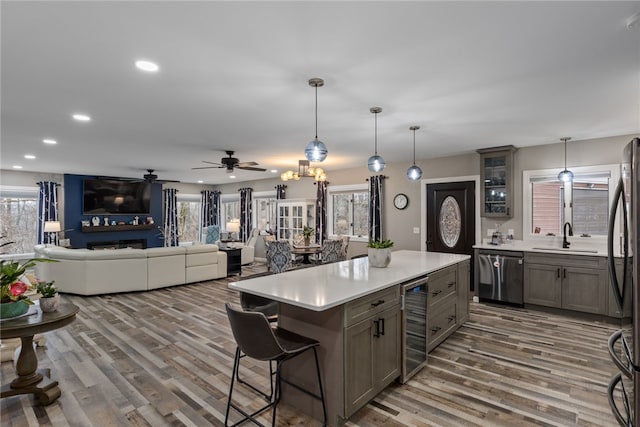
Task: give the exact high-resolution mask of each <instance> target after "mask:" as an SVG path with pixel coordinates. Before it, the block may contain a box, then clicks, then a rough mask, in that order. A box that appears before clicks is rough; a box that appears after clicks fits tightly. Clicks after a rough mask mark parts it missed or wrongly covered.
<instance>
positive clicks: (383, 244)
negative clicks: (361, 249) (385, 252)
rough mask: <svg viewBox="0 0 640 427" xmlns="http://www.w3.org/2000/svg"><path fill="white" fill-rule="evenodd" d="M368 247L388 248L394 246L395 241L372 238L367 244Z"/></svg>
mask: <svg viewBox="0 0 640 427" xmlns="http://www.w3.org/2000/svg"><path fill="white" fill-rule="evenodd" d="M367 247H368V248H373V249H387V248H391V247H393V242H392V241H391V240H389V239H387V240H370V241H369V243H368V244H367Z"/></svg>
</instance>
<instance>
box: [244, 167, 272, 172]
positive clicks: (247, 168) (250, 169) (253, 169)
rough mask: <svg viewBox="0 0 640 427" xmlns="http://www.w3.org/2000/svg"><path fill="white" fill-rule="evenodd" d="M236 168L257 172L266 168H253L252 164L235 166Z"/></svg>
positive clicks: (264, 170)
mask: <svg viewBox="0 0 640 427" xmlns="http://www.w3.org/2000/svg"><path fill="white" fill-rule="evenodd" d="M236 167H237V168H238V169H242V170H245V171H258V172H266V171H267V170H266V169H264V168H254V167H253V166H236Z"/></svg>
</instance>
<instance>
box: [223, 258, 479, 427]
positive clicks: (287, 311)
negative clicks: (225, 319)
mask: <svg viewBox="0 0 640 427" xmlns="http://www.w3.org/2000/svg"><path fill="white" fill-rule="evenodd" d="M469 259H470V257H469V256H468V255H456V254H445V253H434V252H419V251H404V250H403V251H396V252H393V254H392V259H391V263H390V264H389V266H388V267H386V268H373V267H369V263H368V259H367V258H357V259H353V260H349V261H342V262H337V263H331V264H324V265H320V266H317V267H313V268H307V269H301V270H294V271H289V272H286V273H281V274H277V275H271V276H263V277H258V278H255V279H248V280H244V281H239V282H234V283H230V284H229V287H230V288H231V289H235V290H238V291H241V292H247V293H251V294H254V295H260V296H263V297H267V298H271V299H273V300H276V301H278V302H280V314H279V318H278V324H279V326H281V327H283V328H285V329H288V330H291V331H294V332H297V333H299V334H302V335H306V336H309V337H312V338H314V339H317V340H318V341H320V349H319V352H318V356H319V359H320V365H321V370H322V375H323V383H324V388H325V395H326V400H327V413H328V420H327V421H328V424H329V425H341V424H342V423H343V422H344V421H345V420H346V419H348V418H349V417H350V416H351V415H352V414H353V413H354V412H356V411H357V410H358V409H359V408H361V407H362V406H364V405H365V404H366V403H367V402H369V401H370V400H371V399H373V398H374V397H375V396H376V395H377V394H378V393H379V392H380V391H381V390H382V389H383V388H384V387H386V386H387V385H388V384H390V383H391V382H392V381H393V380H395V379H396V378H398V377H399V376H400V374H401V372H402V354H403V341H404V340H403V339H402V336H403V318H404V317H403V315H402V314H403V312H402V311H401V308H402V307H401V305H402V304H401V294H402V288H403V286H402V285H403V284H405V283H408V282H412V281H414V280H415V279H419V278H426V277H431V276H433V277H434V278H435V279H434V280H433V283H432V282H431V281H429V282H428V285H427V286H428V293H427V297H426V299H427V301H425V304H426V307H427V308H425V310H426V311H427V313H426V317H427V318H426V319H424V321H425V329H424V334H425V335H427V333H429V334H433V339H430V337H427V336H424V337H423V340H424V341H425V346H427V345H430V344H431V345H430V347H433V346H434V345H437V344H439V343H440V342H442V341H443V340H444V339H446V337H447V336H448V335H450V334H451V333H453V331H454V330H455V329H457V327H459V326H460V325H461V324H462V323H464V321H465V320H466V319H467V317H468V302H469V301H468V290H469ZM429 310H430V311H431V312H428V311H429ZM430 320H431V321H433V322H434V324H432V325H430V324H429V321H430ZM441 322H442V326H441ZM435 323H437V324H435ZM287 365H288V366H287ZM287 365H285V370H283V376H286V377H288V378H289V379H292V380H293V381H294V382H298V383H302V384H304V385H305V386H306V387H309V388H314V387H317V384H316V383H317V381H316V379H315V373H314V372H313V371H314V370H313V369H310V368H309V367H310V366H313V363H312V361H311V358H309V359H305V358H304V357H301V358H297V359H294V360H291V361H290V362H287ZM282 400H283V402H285V403H287V404H290V405H292V406H294V407H296V408H298V409H300V410H301V411H303V412H305V413H307V414H309V415H312V416H314V417H315V418H316V419H322V410H321V405H320V403H319V402H318V401H317V400H315V399H313V398H310V397H308V396H306V395H304V394H302V393H300V392H298V391H297V390H295V389H293V388H291V387H285V384H283V388H282Z"/></svg>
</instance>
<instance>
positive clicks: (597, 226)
mask: <svg viewBox="0 0 640 427" xmlns="http://www.w3.org/2000/svg"><path fill="white" fill-rule="evenodd" d="M570 169H571V171H572V172H573V174H574V179H573V182H571V183H564V182H560V181H559V180H558V170H555V169H549V170H537V171H535V170H534V171H523V196H522V200H523V212H524V215H523V216H524V218H523V228H524V230H523V231H524V233H523V235H524V237H525V239H526V238H527V237H534V236H545V235H556V236H559V235H562V234H563V230H562V228H563V225H564V224H565V223H567V222H568V223H570V224H571V226H572V228H573V233H574V235H576V236H581V235H584V236H591V237H605V236H606V235H607V226H608V221H609V207H610V205H611V203H612V200H613V196H614V190H615V186H616V184H617V182H618V179H619V176H620V173H619V165H602V166H588V167H575V168H570Z"/></svg>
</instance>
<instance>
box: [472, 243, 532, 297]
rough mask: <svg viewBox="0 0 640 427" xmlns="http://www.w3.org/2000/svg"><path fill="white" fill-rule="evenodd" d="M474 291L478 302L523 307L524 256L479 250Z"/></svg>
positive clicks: (520, 253) (514, 253) (508, 252)
mask: <svg viewBox="0 0 640 427" xmlns="http://www.w3.org/2000/svg"><path fill="white" fill-rule="evenodd" d="M477 261H478V262H477V266H476V274H477V284H478V286H477V287H476V290H477V292H478V297H479V299H480V301H493V302H501V303H506V304H512V305H517V306H519V307H522V306H523V303H524V301H523V298H522V294H523V291H522V284H523V281H524V256H523V253H522V252H513V251H502V250H500V251H495V250H490V249H479V250H478V260H477Z"/></svg>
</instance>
